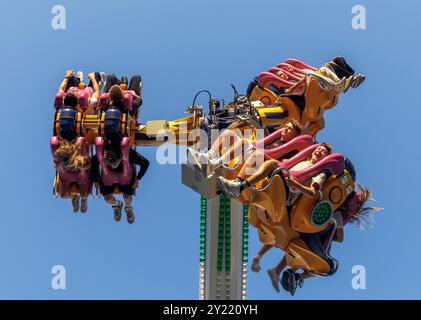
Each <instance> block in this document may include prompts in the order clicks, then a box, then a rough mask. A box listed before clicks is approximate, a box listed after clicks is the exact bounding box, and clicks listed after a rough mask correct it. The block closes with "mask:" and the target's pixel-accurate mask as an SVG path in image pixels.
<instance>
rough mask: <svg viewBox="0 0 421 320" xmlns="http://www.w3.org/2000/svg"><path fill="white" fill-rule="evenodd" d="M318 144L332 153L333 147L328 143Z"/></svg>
mask: <svg viewBox="0 0 421 320" xmlns="http://www.w3.org/2000/svg"><path fill="white" fill-rule="evenodd" d="M320 146H321V147H325V148H326V150H327V152H328V153H329V154H330V153H332V150H333V147H332V146H331V145H330V144H327V143H326V142H323V143H321V144H320Z"/></svg>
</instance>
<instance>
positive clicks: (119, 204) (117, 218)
mask: <svg viewBox="0 0 421 320" xmlns="http://www.w3.org/2000/svg"><path fill="white" fill-rule="evenodd" d="M112 207H113V210H114V220H115V221H117V222H118V221H120V220H121V209H123V202H121V201H120V200H117V203H116V204H114V205H112Z"/></svg>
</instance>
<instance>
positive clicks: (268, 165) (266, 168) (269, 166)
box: [246, 160, 279, 185]
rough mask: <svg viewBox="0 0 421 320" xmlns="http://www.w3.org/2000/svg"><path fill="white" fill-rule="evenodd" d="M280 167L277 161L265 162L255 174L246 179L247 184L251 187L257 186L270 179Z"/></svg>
mask: <svg viewBox="0 0 421 320" xmlns="http://www.w3.org/2000/svg"><path fill="white" fill-rule="evenodd" d="M278 167H279V164H278V162H277V161H276V160H268V161H265V162H264V163H263V165H261V166H260V167H259V169H257V171H256V172H255V173H254V174H252V175H251V176H250V177H249V178H247V179H246V182H248V184H250V185H255V184H256V183H257V182H259V181H261V180H263V179H264V178H267V177H269V175H270V174H271V173H272V172H273V171H274V170H276V169H277V168H278Z"/></svg>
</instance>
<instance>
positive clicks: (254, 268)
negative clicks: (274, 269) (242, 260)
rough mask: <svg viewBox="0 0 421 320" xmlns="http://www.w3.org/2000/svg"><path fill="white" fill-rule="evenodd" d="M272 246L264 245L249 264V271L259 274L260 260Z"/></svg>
mask: <svg viewBox="0 0 421 320" xmlns="http://www.w3.org/2000/svg"><path fill="white" fill-rule="evenodd" d="M272 248H273V246H272V245H270V244H265V245H264V246H263V247H262V248H261V249H260V251H259V252H258V253H257V254H256V255H255V256H254V258H253V262H252V264H251V271H253V272H259V271H260V259H262V257H263V256H264V255H265V254H266V253H267V252H268V251H269V250H270V249H272Z"/></svg>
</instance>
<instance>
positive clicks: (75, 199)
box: [72, 195, 80, 213]
mask: <svg viewBox="0 0 421 320" xmlns="http://www.w3.org/2000/svg"><path fill="white" fill-rule="evenodd" d="M72 207H73V212H74V213H76V212H78V211H79V209H80V195H74V196H72Z"/></svg>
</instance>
